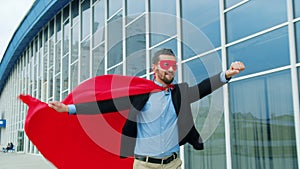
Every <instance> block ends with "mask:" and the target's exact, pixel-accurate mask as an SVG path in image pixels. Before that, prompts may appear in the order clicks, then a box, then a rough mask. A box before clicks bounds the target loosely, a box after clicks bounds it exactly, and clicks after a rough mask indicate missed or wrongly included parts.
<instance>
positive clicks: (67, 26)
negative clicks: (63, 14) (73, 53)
mask: <svg viewBox="0 0 300 169" xmlns="http://www.w3.org/2000/svg"><path fill="white" fill-rule="evenodd" d="M69 42H70V23H69V20H67V21H66V22H65V23H64V40H63V55H65V54H67V53H68V52H69Z"/></svg>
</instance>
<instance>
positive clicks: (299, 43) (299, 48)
mask: <svg viewBox="0 0 300 169" xmlns="http://www.w3.org/2000/svg"><path fill="white" fill-rule="evenodd" d="M295 31H296V33H295V34H296V38H295V39H296V52H297V62H298V63H300V22H296V23H295Z"/></svg>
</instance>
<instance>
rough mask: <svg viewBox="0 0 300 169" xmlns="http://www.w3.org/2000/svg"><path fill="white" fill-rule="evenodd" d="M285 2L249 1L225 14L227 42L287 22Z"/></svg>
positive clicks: (283, 0) (278, 0)
mask: <svg viewBox="0 0 300 169" xmlns="http://www.w3.org/2000/svg"><path fill="white" fill-rule="evenodd" d="M286 8H287V7H286V0H276V1H274V2H273V3H272V10H266V9H270V1H269V0H251V1H249V2H247V3H245V4H243V5H242V6H239V7H237V8H235V9H233V10H231V11H229V12H227V13H226V22H227V23H226V30H227V40H228V42H232V41H235V40H238V39H240V38H243V37H245V36H248V35H251V34H253V33H256V32H259V31H262V30H264V29H267V28H270V27H272V26H275V25H277V24H281V23H283V22H286V21H287V10H286Z"/></svg>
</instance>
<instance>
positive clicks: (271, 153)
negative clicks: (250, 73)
mask: <svg viewBox="0 0 300 169" xmlns="http://www.w3.org/2000/svg"><path fill="white" fill-rule="evenodd" d="M229 87H230V102H229V103H230V115H231V116H230V124H231V128H230V130H231V132H230V133H231V147H232V151H231V152H232V166H233V168H243V169H252V168H264V169H282V168H297V153H296V139H295V125H294V111H293V101H292V95H293V93H292V88H291V76H290V71H289V70H286V71H282V72H278V73H273V74H270V75H266V76H261V77H255V78H251V79H247V80H243V81H240V82H233V83H230V85H229Z"/></svg>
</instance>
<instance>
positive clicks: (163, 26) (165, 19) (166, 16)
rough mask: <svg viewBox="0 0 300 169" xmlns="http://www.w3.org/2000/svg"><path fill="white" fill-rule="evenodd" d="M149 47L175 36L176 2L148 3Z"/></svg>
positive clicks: (152, 1) (172, 0) (158, 1)
mask: <svg viewBox="0 0 300 169" xmlns="http://www.w3.org/2000/svg"><path fill="white" fill-rule="evenodd" d="M150 11H151V13H150V45H151V46H153V45H155V44H157V43H159V42H161V41H163V40H165V39H167V38H170V37H172V36H174V35H176V1H174V0H164V1H161V0H151V1H150Z"/></svg>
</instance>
